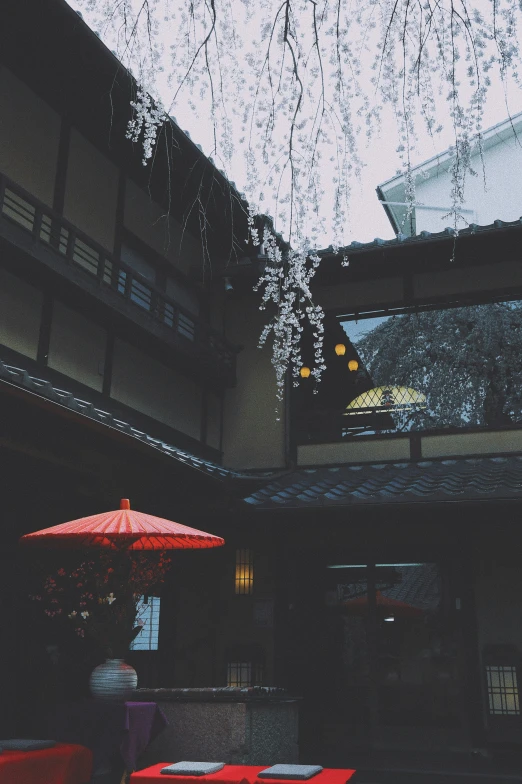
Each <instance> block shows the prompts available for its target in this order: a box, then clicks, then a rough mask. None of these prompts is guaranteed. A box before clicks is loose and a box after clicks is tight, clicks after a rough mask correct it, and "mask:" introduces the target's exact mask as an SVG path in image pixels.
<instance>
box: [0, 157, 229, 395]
mask: <svg viewBox="0 0 522 784" xmlns="http://www.w3.org/2000/svg"><path fill="white" fill-rule="evenodd" d="M0 237H2V238H4V239H6V240H8V241H9V242H10V243H12V244H13V245H15V246H16V247H17V248H19V249H21V250H23V251H25V252H26V253H27V254H28V255H29V256H30V257H31V258H32V259H36V260H37V261H39V262H41V263H42V264H44V265H45V266H46V267H47V268H48V269H49V270H50V271H51V272H54V273H56V274H59V275H60V276H61V277H63V278H65V279H67V280H69V281H70V282H71V283H73V284H75V285H76V286H79V287H81V289H82V290H83V291H85V292H88V293H89V294H91V295H92V296H94V297H95V298H96V299H97V300H99V301H102V302H103V303H104V304H105V305H106V306H108V307H110V308H112V309H113V311H116V312H118V314H119V315H120V316H124V317H126V318H127V319H130V320H131V321H132V322H133V323H134V324H135V325H138V326H139V327H141V328H143V329H144V330H146V331H147V332H148V333H149V334H152V335H154V336H155V337H156V338H157V339H159V340H161V341H162V342H163V343H164V344H167V345H168V346H170V347H171V348H172V349H173V350H174V351H175V352H176V353H177V354H178V355H180V356H183V357H184V359H185V361H186V362H187V363H188V364H189V365H192V366H193V369H194V370H196V371H197V373H198V375H200V376H201V377H202V378H203V379H207V380H212V382H213V383H214V382H217V383H220V384H222V385H224V386H231V385H233V384H234V382H235V366H236V359H235V356H236V353H237V349H236V348H235V347H234V346H232V345H231V344H230V343H228V342H227V341H226V340H225V339H224V338H223V337H222V335H220V334H219V332H217V331H215V330H214V329H212V328H211V327H210V326H209V325H208V324H207V323H205V322H204V321H203V320H202V319H200V318H198V317H196V316H195V315H194V314H192V313H190V312H189V311H188V310H185V309H184V308H183V307H181V306H180V305H179V304H178V303H177V302H175V300H173V299H172V298H171V297H169V296H168V295H167V294H166V293H165V292H164V291H162V290H161V289H160V288H159V287H158V286H156V285H155V284H154V283H152V282H151V281H150V280H148V279H147V278H145V277H144V276H143V275H140V273H138V272H136V270H134V269H132V268H131V267H130V266H129V265H128V264H126V263H125V262H123V261H122V260H121V259H118V258H116V257H115V256H114V255H113V254H110V253H109V252H108V251H106V250H105V249H104V248H103V247H101V246H100V245H99V244H97V243H96V242H95V241H94V240H93V239H92V238H90V237H88V236H87V235H85V234H84V233H83V232H81V231H80V230H79V229H78V228H76V227H75V226H74V225H72V224H71V223H70V222H69V221H67V220H66V219H65V218H63V217H62V216H61V215H58V214H57V213H56V212H55V211H53V210H52V209H51V208H49V207H47V206H46V205H44V204H43V203H42V202H40V201H39V200H38V199H36V198H35V197H34V196H32V194H30V193H28V192H27V191H25V190H24V189H23V188H21V187H20V186H18V185H17V184H16V183H14V182H13V181H12V180H10V179H9V178H8V177H5V176H4V175H2V174H1V173H0Z"/></svg>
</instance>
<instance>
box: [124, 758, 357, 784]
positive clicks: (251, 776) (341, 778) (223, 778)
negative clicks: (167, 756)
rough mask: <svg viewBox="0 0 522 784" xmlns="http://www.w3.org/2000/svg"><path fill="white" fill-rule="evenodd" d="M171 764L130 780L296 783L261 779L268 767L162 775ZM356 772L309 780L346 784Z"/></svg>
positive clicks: (329, 772) (327, 772) (331, 772)
mask: <svg viewBox="0 0 522 784" xmlns="http://www.w3.org/2000/svg"><path fill="white" fill-rule="evenodd" d="M171 764H172V763H171V762H159V763H158V764H157V765H151V767H150V768H144V770H138V771H136V772H135V773H133V774H132V775H131V777H130V783H129V784H151V783H152V782H156V783H157V782H158V781H163V783H164V784H167V782H169V781H170V782H172V784H197V782H201V784H296V782H295V780H294V781H290V780H289V779H259V778H258V777H257V774H258V773H259V772H260V771H262V770H265V769H266V768H268V767H270V766H269V765H225V767H224V768H223V770H219V771H218V772H217V773H211V774H210V775H208V776H170V775H165V774H164V773H161V769H162V768H164V767H166V766H167V765H171ZM354 773H355V770H349V769H347V768H325V769H324V770H322V771H321V773H318V774H317V776H313V777H312V778H311V779H308V782H309V784H346V782H347V781H349V779H351V778H352V776H353V775H354ZM305 784H306V782H305Z"/></svg>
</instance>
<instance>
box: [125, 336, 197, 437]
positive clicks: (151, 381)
mask: <svg viewBox="0 0 522 784" xmlns="http://www.w3.org/2000/svg"><path fill="white" fill-rule="evenodd" d="M111 397H113V398H114V399H115V400H120V401H121V402H122V403H125V404H126V405H127V406H130V407H131V408H135V409H136V410H137V411H142V412H143V413H144V414H148V415H149V416H150V417H153V418H154V419H157V420H158V421H159V422H164V423H165V424H166V425H170V426H171V427H174V428H176V429H177V430H180V431H181V432H182V433H186V434H187V435H189V436H192V437H193V438H197V439H199V437H200V434H201V387H200V386H199V385H198V384H196V382H195V381H192V379H190V378H187V377H186V376H183V375H182V374H181V373H177V372H176V371H175V370H172V369H171V368H168V367H166V366H165V365H162V364H161V363H160V362H158V361H157V360H155V359H153V358H152V357H149V356H147V355H146V354H145V353H144V352H143V351H140V350H139V349H137V348H134V346H131V345H130V344H128V343H125V342H124V341H123V340H116V344H115V346H114V361H113V367H112V384H111Z"/></svg>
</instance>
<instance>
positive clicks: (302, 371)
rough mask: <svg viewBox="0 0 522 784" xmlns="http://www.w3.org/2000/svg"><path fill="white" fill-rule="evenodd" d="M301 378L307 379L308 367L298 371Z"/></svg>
mask: <svg viewBox="0 0 522 784" xmlns="http://www.w3.org/2000/svg"><path fill="white" fill-rule="evenodd" d="M299 373H300V375H301V378H308V376H309V375H310V368H309V367H302V368H301V370H300V371H299Z"/></svg>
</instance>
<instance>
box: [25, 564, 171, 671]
mask: <svg viewBox="0 0 522 784" xmlns="http://www.w3.org/2000/svg"><path fill="white" fill-rule="evenodd" d="M169 564H170V559H169V557H168V556H167V555H166V554H165V553H160V554H159V555H157V554H147V555H145V554H141V553H139V554H135V553H128V552H123V553H116V554H114V553H105V552H103V551H102V552H101V553H100V554H97V555H96V556H93V557H92V558H89V559H88V560H84V561H82V562H81V563H80V564H79V565H77V566H75V567H73V568H68V569H66V568H64V567H63V566H62V567H60V568H59V569H58V570H57V571H56V572H55V573H54V574H51V575H47V576H46V577H45V579H44V582H43V586H42V590H41V592H40V593H38V594H35V595H31V596H30V598H31V599H32V600H33V601H36V602H41V605H42V609H43V611H44V613H45V614H46V615H47V616H48V617H49V618H55V617H61V618H64V619H67V621H68V622H70V623H71V625H72V627H73V629H74V631H75V633H76V634H77V635H78V636H79V637H90V638H92V639H93V640H94V641H95V642H97V643H98V645H99V646H100V647H101V648H102V649H103V651H104V653H105V655H106V656H108V657H110V658H118V657H122V658H123V657H124V656H125V654H126V652H127V651H128V650H129V646H130V644H131V642H132V641H133V640H134V638H135V637H136V636H137V635H138V634H139V632H140V631H141V629H142V627H143V623H144V622H143V620H142V619H141V618H140V610H139V609H138V603H139V600H140V598H141V597H142V596H143V595H147V594H150V593H152V591H154V592H155V593H156V592H157V591H158V589H159V586H160V585H161V584H162V583H163V582H164V579H165V574H166V572H167V569H168V567H169Z"/></svg>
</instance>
